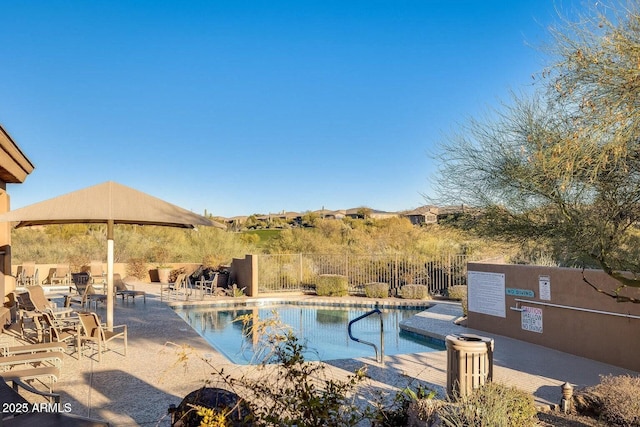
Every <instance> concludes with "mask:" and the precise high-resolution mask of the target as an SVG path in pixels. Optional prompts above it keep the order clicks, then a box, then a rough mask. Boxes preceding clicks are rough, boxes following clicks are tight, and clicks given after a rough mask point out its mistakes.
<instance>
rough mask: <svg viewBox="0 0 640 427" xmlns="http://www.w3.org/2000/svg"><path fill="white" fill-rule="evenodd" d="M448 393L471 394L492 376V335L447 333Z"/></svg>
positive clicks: (451, 395)
mask: <svg viewBox="0 0 640 427" xmlns="http://www.w3.org/2000/svg"><path fill="white" fill-rule="evenodd" d="M446 345H447V395H448V396H449V397H451V398H455V397H464V396H468V395H469V394H471V393H472V392H473V390H475V389H477V388H478V387H480V386H482V385H484V384H485V383H487V382H489V381H491V380H492V379H493V339H491V338H486V337H481V336H479V335H474V334H460V335H447V337H446Z"/></svg>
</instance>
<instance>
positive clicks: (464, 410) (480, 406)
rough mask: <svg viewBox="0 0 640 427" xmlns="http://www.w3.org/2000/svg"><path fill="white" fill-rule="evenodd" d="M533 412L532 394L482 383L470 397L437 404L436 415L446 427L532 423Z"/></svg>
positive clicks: (503, 426) (517, 426)
mask: <svg viewBox="0 0 640 427" xmlns="http://www.w3.org/2000/svg"><path fill="white" fill-rule="evenodd" d="M536 413H537V410H536V406H535V403H534V401H533V396H531V395H530V394H528V393H525V392H523V391H521V390H518V389H516V388H514V387H507V386H505V385H502V384H499V383H489V384H486V385H484V386H482V387H480V388H479V389H477V390H476V391H475V392H474V393H473V394H471V395H470V396H465V397H461V398H459V399H456V400H455V401H453V402H449V404H446V405H442V406H440V407H438V415H439V416H440V419H441V420H442V422H443V425H445V426H448V427H485V426H492V427H528V426H535V425H536V419H535V415H536Z"/></svg>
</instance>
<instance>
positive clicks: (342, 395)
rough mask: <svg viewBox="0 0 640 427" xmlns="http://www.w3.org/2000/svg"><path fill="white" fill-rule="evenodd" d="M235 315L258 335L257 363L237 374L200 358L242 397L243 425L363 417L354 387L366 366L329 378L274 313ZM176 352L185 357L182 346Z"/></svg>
mask: <svg viewBox="0 0 640 427" xmlns="http://www.w3.org/2000/svg"><path fill="white" fill-rule="evenodd" d="M236 320H237V321H241V322H242V325H243V330H244V332H245V334H246V335H247V336H257V337H258V340H257V344H256V345H257V347H256V348H258V349H259V350H258V351H257V352H256V354H257V355H258V356H257V357H258V360H256V361H257V362H259V365H258V366H256V367H255V368H254V369H252V370H251V371H248V372H247V373H246V374H244V375H242V376H241V377H235V376H231V375H229V374H228V373H227V372H223V371H222V370H221V369H220V368H219V367H217V366H216V365H214V364H213V363H212V362H210V361H209V360H208V359H205V360H204V362H205V363H207V364H208V365H209V367H210V368H211V371H212V372H213V374H212V375H213V378H212V379H211V380H212V381H213V382H221V383H223V384H224V385H225V388H226V389H229V390H230V391H231V392H233V393H235V394H237V395H238V396H239V397H240V399H242V401H243V405H244V406H245V407H246V408H247V412H249V413H250V414H251V415H250V419H245V420H244V421H245V424H243V425H256V426H325V425H329V426H344V427H348V426H355V425H357V424H358V423H359V422H361V421H362V420H363V419H364V418H365V417H366V413H365V411H364V410H363V409H362V408H361V407H360V406H359V402H358V401H357V400H356V398H355V394H356V391H357V389H358V386H359V385H360V384H361V383H362V382H363V381H365V380H366V375H365V373H366V372H365V368H361V369H358V370H356V371H355V372H354V373H353V374H349V375H347V376H346V377H345V378H344V379H331V378H330V376H329V375H327V374H326V372H325V370H326V368H327V367H326V365H324V364H322V363H315V362H307V361H306V360H305V357H304V354H305V353H307V352H308V349H307V348H306V345H305V344H303V343H302V342H301V341H299V340H298V338H297V337H296V336H295V334H294V333H293V332H292V330H291V328H290V327H288V326H287V325H284V324H283V323H282V322H281V321H280V320H279V318H278V317H277V313H275V312H274V313H273V317H270V318H265V319H255V318H254V317H253V316H251V315H245V316H241V317H240V318H238V319H236ZM251 345H252V346H253V344H251ZM179 357H180V359H183V358H185V357H188V354H185V350H184V348H183V349H182V350H181V351H180V354H179ZM218 415H220V414H219V413H218ZM222 415H225V414H222ZM224 418H226V417H224ZM221 421H223V422H226V421H227V420H226V419H223V420H221ZM220 425H228V424H220Z"/></svg>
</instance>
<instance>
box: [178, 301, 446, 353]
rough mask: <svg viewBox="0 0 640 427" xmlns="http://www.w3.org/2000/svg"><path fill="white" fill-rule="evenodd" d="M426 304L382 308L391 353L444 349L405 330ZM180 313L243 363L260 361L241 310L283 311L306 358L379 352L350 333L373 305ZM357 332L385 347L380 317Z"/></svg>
mask: <svg viewBox="0 0 640 427" xmlns="http://www.w3.org/2000/svg"><path fill="white" fill-rule="evenodd" d="M423 310H424V309H403V308H394V309H381V311H382V315H383V321H384V354H385V356H390V355H395V354H406V353H422V352H429V351H441V350H444V346H443V345H442V343H439V342H434V341H432V340H429V338H426V337H421V336H419V335H416V334H412V333H410V332H405V331H401V330H400V326H399V323H400V321H402V320H404V319H408V318H410V317H412V316H414V315H415V314H417V313H419V312H421V311H423ZM175 311H176V313H177V314H178V315H179V316H180V317H182V318H183V319H184V320H185V321H186V322H187V323H188V324H189V325H190V326H191V327H192V328H193V329H194V330H195V331H197V332H198V333H199V334H200V335H201V336H202V337H203V338H205V339H206V340H207V342H209V344H211V346H212V347H214V348H215V349H216V350H218V351H219V352H221V353H222V354H224V355H225V356H226V357H227V358H228V359H229V360H230V361H232V362H233V363H236V364H240V365H248V364H254V363H259V360H257V357H256V351H259V348H254V345H253V344H252V342H253V340H252V337H251V336H247V335H246V334H244V333H243V327H242V322H234V319H236V318H237V317H238V316H242V315H246V314H249V315H254V316H255V315H257V316H258V317H259V318H260V319H266V318H270V317H273V312H274V311H275V312H277V313H278V317H279V318H280V320H281V321H282V322H283V323H285V324H287V325H288V326H290V327H291V328H292V329H293V332H294V333H295V334H296V336H297V337H298V339H299V340H300V341H301V342H303V343H305V344H306V346H307V351H306V352H305V353H304V357H305V359H306V360H334V359H351V358H357V357H371V358H375V350H374V349H373V347H371V346H369V345H366V344H362V343H358V342H356V341H352V340H351V339H349V335H348V333H347V325H348V323H349V321H351V320H353V319H355V318H356V317H358V316H361V315H362V314H365V313H367V312H369V311H371V308H367V307H334V306H308V305H305V306H298V305H290V304H280V305H273V306H260V307H235V308H230V307H221V308H217V307H210V306H209V307H206V306H205V307H203V306H183V307H176V308H175ZM351 332H352V334H353V336H354V337H356V338H359V339H361V340H365V341H368V342H371V343H373V344H375V345H376V346H378V347H380V317H379V316H378V315H372V316H368V317H366V318H364V319H362V320H360V321H358V322H356V323H354V324H353V325H352V328H351Z"/></svg>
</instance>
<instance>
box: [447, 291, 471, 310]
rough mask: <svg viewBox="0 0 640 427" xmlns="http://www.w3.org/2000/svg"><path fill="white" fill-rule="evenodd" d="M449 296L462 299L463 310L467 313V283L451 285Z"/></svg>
mask: <svg viewBox="0 0 640 427" xmlns="http://www.w3.org/2000/svg"><path fill="white" fill-rule="evenodd" d="M448 294H449V298H451V299H457V300H460V302H461V303H462V312H463V313H464V315H465V316H466V315H467V309H468V307H469V302H468V300H467V285H455V286H450V287H449V289H448Z"/></svg>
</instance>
